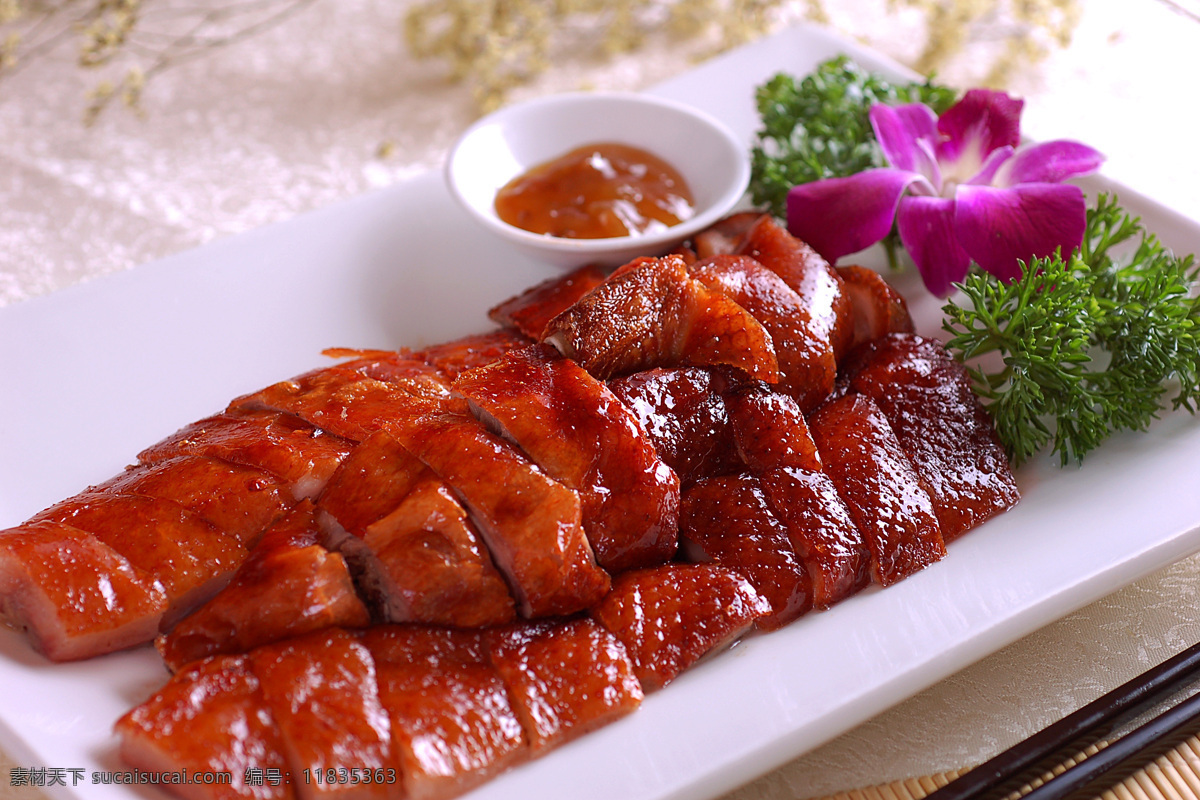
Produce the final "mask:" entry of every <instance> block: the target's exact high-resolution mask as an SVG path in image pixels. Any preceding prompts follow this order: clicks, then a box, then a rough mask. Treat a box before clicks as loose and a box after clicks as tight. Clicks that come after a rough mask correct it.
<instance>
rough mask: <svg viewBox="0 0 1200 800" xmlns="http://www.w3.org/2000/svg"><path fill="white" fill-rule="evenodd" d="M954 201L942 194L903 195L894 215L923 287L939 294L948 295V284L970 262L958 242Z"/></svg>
mask: <svg viewBox="0 0 1200 800" xmlns="http://www.w3.org/2000/svg"><path fill="white" fill-rule="evenodd" d="M954 205H955V203H954V201H953V200H951V199H948V198H944V197H906V198H904V199H903V200H902V201H901V202H900V210H899V212H898V214H897V216H896V223H897V225H898V227H899V229H900V241H901V242H902V243H903V244H904V249H905V250H907V251H908V254H909V255H910V256H912V260H913V263H915V264H916V265H917V269H918V270H920V272H921V279H922V280H924V281H925V287H926V288H927V289H929V291H930V292H932V293H933V294H934V295H936V296H938V297H946V296H947V295H949V294H950V292H951V290H952V289H953V286H952V285H951V284H953V283H956V282H958V281H961V280H962V279H963V278H964V277H965V276H966V274H967V269H968V268H969V267H970V266H971V257H970V256H969V255H967V251H966V250H964V249H963V248H962V246H961V245H960V244H959V243H958V234H957V232H956V231H955V226H954V216H955V213H954Z"/></svg>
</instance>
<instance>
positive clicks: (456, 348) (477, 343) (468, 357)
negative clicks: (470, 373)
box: [411, 328, 540, 381]
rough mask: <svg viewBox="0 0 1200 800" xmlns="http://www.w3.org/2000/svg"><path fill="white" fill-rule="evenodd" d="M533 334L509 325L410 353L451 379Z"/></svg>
mask: <svg viewBox="0 0 1200 800" xmlns="http://www.w3.org/2000/svg"><path fill="white" fill-rule="evenodd" d="M539 333H540V332H539ZM536 338H537V337H536V336H530V335H526V334H524V333H522V332H520V331H517V330H514V329H512V328H501V329H500V330H498V331H489V332H487V333H479V334H475V335H473V336H464V337H462V338H461V339H455V340H453V341H450V342H446V343H445V344H437V345H432V346H430V347H426V348H424V349H422V350H416V351H413V352H412V353H411V356H412V358H415V359H418V360H420V361H424V362H425V363H427V364H430V365H431V366H434V367H436V368H437V369H438V371H439V372H440V373H441V374H442V376H443V377H444V378H445V379H446V380H447V381H453V380H454V379H455V378H457V377H458V376H459V375H461V374H462V373H464V372H466V371H467V370H469V369H474V368H475V367H482V366H484V365H485V364H490V363H492V362H493V361H495V360H496V359H498V358H500V356H502V355H504V354H505V353H507V352H508V351H509V350H516V349H520V348H523V347H528V346H529V345H531V344H533V342H534V341H535V339H536Z"/></svg>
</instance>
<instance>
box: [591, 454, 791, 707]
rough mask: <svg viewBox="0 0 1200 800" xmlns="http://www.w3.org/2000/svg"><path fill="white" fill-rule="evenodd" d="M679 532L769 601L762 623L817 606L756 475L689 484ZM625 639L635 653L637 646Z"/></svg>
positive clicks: (695, 555) (695, 551)
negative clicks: (738, 575) (735, 573)
mask: <svg viewBox="0 0 1200 800" xmlns="http://www.w3.org/2000/svg"><path fill="white" fill-rule="evenodd" d="M679 536H680V539H681V540H682V542H683V548H684V551H685V552H686V553H687V554H688V555H689V556H691V557H692V559H693V560H695V561H706V562H708V561H711V562H715V563H716V564H719V565H721V566H722V567H728V568H729V569H733V570H736V571H737V572H738V573H739V574H741V575H742V576H744V577H745V578H746V580H748V581H749V582H750V585H751V586H753V587H754V589H755V590H756V591H757V592H758V594H759V595H760V596H761V597H762V598H764V599H765V600H766V601H767V603H769V604H770V610H769V613H767V614H765V615H760V616H758V617H757V618H756V619H755V620H754V622H755V624H757V626H758V627H759V628H761V629H763V630H768V631H770V630H776V629H778V628H782V627H783V626H784V625H786V624H788V623H789V622H791V621H792V620H794V619H796V618H797V617H799V616H801V615H802V614H804V613H806V612H807V611H808V610H809V609H810V608H812V605H813V603H812V578H811V577H810V576H809V572H808V569H807V567H806V565H805V563H804V561H802V560H801V558H800V556H799V555H797V553H796V550H795V548H794V547H793V545H792V542H791V539H790V538H789V536H788V529H787V526H786V525H784V523H783V522H782V521H781V520H780V519H779V518H778V517H777V516H776V515H775V513H774V512H773V511H772V510H771V507H770V505H769V504H768V502H767V498H766V495H765V494H764V492H763V488H762V486H761V485H760V484H759V481H758V479H757V478H754V477H753V476H751V475H727V476H724V477H720V478H708V479H706V480H703V481H700V482H699V483H696V484H694V485H693V486H691V487H689V488H688V490H687V491H686V492H684V495H683V508H682V514H681V517H680V526H679ZM618 582H619V580H618ZM615 591H616V590H615V588H614V593H615ZM609 596H610V597H611V596H612V595H611V594H610V595H609ZM683 597H684V595H681V596H680V598H681V599H680V602H683V600H682V598H683ZM605 602H608V601H607V600H606V601H605ZM750 607H751V606H750V605H747V606H745V608H750ZM602 621H603V620H602ZM606 624H607V623H606ZM625 643H626V646H629V647H630V653H631V655H633V654H634V652H635V650H636V648H634V647H633V646H632V645H630V644H629V642H628V641H626V642H625ZM635 660H636V656H635ZM638 677H639V678H642V686H643V687H645V686H646V679H645V678H644V677H643V676H642V675H640V674H639V676H638Z"/></svg>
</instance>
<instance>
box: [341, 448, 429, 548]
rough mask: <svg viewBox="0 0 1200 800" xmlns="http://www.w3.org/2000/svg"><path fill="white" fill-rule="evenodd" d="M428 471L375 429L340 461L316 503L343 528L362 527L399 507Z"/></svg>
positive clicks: (357, 528) (411, 455) (356, 528)
mask: <svg viewBox="0 0 1200 800" xmlns="http://www.w3.org/2000/svg"><path fill="white" fill-rule="evenodd" d="M428 472H429V468H428V467H426V466H425V464H424V463H423V462H421V460H420V459H418V458H417V457H416V456H414V455H413V454H412V453H410V452H408V451H407V450H405V449H404V447H403V446H401V445H400V443H399V442H397V441H396V440H395V439H394V438H393V437H392V435H391V434H389V433H387V432H386V431H376V432H375V433H372V434H371V435H370V436H368V437H367V438H366V439H364V440H363V441H362V442H361V443H360V444H359V445H358V446H357V447H356V448H354V451H353V452H352V453H351V454H350V455H349V456H348V457H347V458H346V460H345V461H343V462H342V464H341V466H340V467H339V468H338V470H337V472H335V473H334V474H333V476H332V477H331V478H330V480H329V485H328V486H326V487H325V491H324V492H323V493H322V494H321V498H320V500H319V502H318V505H319V506H320V508H321V510H322V511H324V512H325V513H327V514H330V515H331V516H333V518H334V519H336V520H337V521H338V523H339V524H340V525H341V526H342V527H343V528H345V529H346V530H348V531H357V530H361V529H363V528H365V527H366V526H368V525H370V524H371V523H372V522H375V521H376V520H378V519H380V518H381V517H383V516H384V515H386V514H387V513H388V512H389V511H392V510H393V509H394V508H395V507H396V506H398V505H399V504H400V501H401V500H403V499H404V498H405V497H407V496H408V493H409V492H410V491H412V488H413V487H414V486H416V485H417V482H418V481H420V480H421V479H422V478H423V477H424V476H425V475H426V474H427V473H428Z"/></svg>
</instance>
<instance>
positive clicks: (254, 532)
mask: <svg viewBox="0 0 1200 800" xmlns="http://www.w3.org/2000/svg"><path fill="white" fill-rule="evenodd" d="M91 491H98V492H101V493H104V494H132V495H141V496H144V497H157V498H161V499H163V500H171V501H174V502H176V503H178V504H179V505H181V506H183V507H184V508H186V509H188V510H189V511H192V512H194V513H195V514H196V515H198V516H200V517H201V518H203V519H205V520H208V521H209V522H211V523H212V524H213V525H214V526H215V527H216V528H217V529H219V530H220V531H222V532H224V533H226V534H228V535H229V536H231V537H233V538H234V539H236V540H237V541H239V542H241V543H242V544H243V545H246V546H248V547H249V546H252V545H253V544H254V542H256V541H258V537H259V536H261V535H262V532H263V531H264V530H266V529H267V527H268V526H269V525H270V524H271V523H272V522H274V521H275V520H277V519H279V518H280V517H282V516H283V515H284V514H285V513H287V510H288V509H289V508H291V507H292V505H293V504H294V503H295V500H294V498H293V497H292V493H291V492H290V491H288V490H287V489H286V488H284V487H283V486H281V485H280V483H279V481H278V479H276V478H275V477H274V476H273V475H271V474H270V473H268V472H264V471H263V470H261V469H258V468H257V467H247V466H243V465H241V464H232V463H230V462H228V461H224V460H222V459H219V458H212V457H211V456H180V457H179V458H173V459H170V460H169V461H160V462H158V463H157V464H150V465H146V466H138V467H133V468H132V469H128V470H126V471H125V472H124V473H122V474H121V475H118V476H117V477H115V478H113V479H112V480H110V481H107V482H105V483H103V484H101V485H100V486H98V487H94V490H90V491H89V492H88V493H85V494H83V495H80V498H81V499H83V498H87V497H88V496H89V494H90V493H91Z"/></svg>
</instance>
